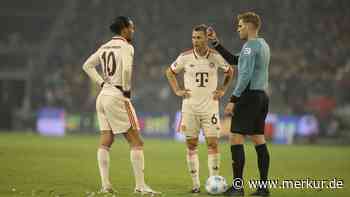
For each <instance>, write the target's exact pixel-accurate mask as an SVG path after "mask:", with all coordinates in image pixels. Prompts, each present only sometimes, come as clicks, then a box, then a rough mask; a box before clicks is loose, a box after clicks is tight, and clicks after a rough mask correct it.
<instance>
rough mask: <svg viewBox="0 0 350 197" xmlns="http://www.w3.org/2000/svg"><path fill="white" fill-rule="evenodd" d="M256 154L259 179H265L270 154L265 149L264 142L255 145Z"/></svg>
mask: <svg viewBox="0 0 350 197" xmlns="http://www.w3.org/2000/svg"><path fill="white" fill-rule="evenodd" d="M255 150H256V154H257V156H258V167H259V172H260V179H261V180H262V181H267V176H268V173H269V165H270V154H269V151H268V150H267V146H266V144H259V145H256V146H255Z"/></svg>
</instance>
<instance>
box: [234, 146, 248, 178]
mask: <svg viewBox="0 0 350 197" xmlns="http://www.w3.org/2000/svg"><path fill="white" fill-rule="evenodd" d="M231 154H232V171H233V178H234V179H236V178H239V179H243V168H244V163H245V155H244V147H243V144H236V145H232V146H231Z"/></svg>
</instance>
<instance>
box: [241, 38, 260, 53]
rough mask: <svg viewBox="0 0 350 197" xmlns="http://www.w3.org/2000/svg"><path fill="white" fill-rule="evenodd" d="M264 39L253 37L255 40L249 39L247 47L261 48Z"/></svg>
mask: <svg viewBox="0 0 350 197" xmlns="http://www.w3.org/2000/svg"><path fill="white" fill-rule="evenodd" d="M262 40H263V39H261V38H257V39H253V40H248V41H247V42H246V44H245V45H246V46H245V47H249V48H252V49H255V50H256V49H259V48H260V47H261V44H262Z"/></svg>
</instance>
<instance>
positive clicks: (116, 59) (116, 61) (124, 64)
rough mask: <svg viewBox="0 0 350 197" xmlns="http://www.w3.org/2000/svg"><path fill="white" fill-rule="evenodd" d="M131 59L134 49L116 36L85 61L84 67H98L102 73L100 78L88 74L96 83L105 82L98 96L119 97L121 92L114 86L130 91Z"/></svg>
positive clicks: (123, 39) (90, 73)
mask: <svg viewBox="0 0 350 197" xmlns="http://www.w3.org/2000/svg"><path fill="white" fill-rule="evenodd" d="M133 57H134V47H133V46H132V45H131V44H129V43H128V42H127V40H126V39H125V38H123V37H120V36H116V37H113V38H112V39H111V40H110V41H109V42H107V43H105V44H103V45H102V46H101V47H100V48H99V49H98V50H97V51H96V52H95V53H94V54H92V55H91V56H90V57H89V58H88V59H87V60H86V62H85V64H84V67H92V66H97V65H100V66H101V67H102V71H103V73H102V78H100V77H98V76H91V75H95V73H92V72H88V74H89V75H90V76H91V78H92V79H95V81H96V82H97V83H99V84H101V83H102V82H103V81H104V82H105V84H104V86H103V88H102V91H101V93H100V94H104V95H111V96H113V95H118V96H120V95H122V92H121V91H119V90H118V89H117V88H116V87H115V86H120V87H122V88H123V90H124V91H130V89H131V74H132V64H133ZM87 70H88V71H89V69H87ZM100 80H102V81H100Z"/></svg>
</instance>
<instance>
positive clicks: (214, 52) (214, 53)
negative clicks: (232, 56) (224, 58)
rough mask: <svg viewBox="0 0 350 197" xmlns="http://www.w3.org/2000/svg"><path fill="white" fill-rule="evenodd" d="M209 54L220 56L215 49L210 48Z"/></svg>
mask: <svg viewBox="0 0 350 197" xmlns="http://www.w3.org/2000/svg"><path fill="white" fill-rule="evenodd" d="M209 55H212V56H214V57H217V56H219V57H220V56H221V55H220V53H219V52H218V51H217V50H215V49H212V48H210V49H209Z"/></svg>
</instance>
